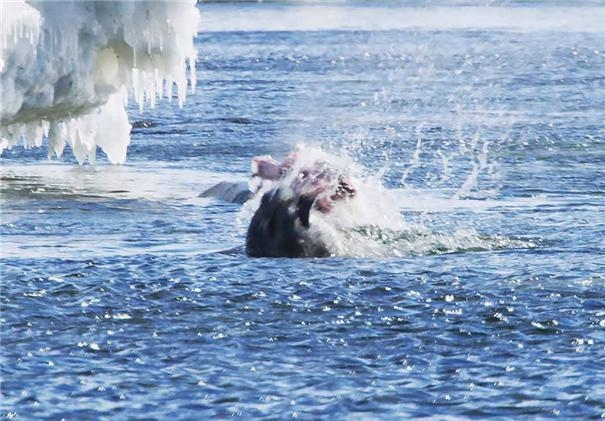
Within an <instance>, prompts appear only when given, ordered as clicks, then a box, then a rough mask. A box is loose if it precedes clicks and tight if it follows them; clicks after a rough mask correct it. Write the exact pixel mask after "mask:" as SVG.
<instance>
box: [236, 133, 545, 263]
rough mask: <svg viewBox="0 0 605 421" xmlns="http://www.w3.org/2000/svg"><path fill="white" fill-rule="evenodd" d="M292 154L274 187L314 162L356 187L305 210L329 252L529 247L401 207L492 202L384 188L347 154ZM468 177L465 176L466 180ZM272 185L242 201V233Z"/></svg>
mask: <svg viewBox="0 0 605 421" xmlns="http://www.w3.org/2000/svg"><path fill="white" fill-rule="evenodd" d="M296 155H297V160H296V162H295V165H294V166H292V168H291V171H290V172H289V173H288V175H287V176H286V177H284V178H282V179H280V180H279V181H278V187H279V188H280V190H289V189H291V185H292V183H293V181H294V179H295V178H296V177H297V176H298V174H299V172H300V170H301V169H304V168H310V167H312V166H313V165H314V164H315V163H317V162H322V163H324V162H325V163H329V165H330V169H331V170H333V171H334V172H335V173H337V174H343V175H345V176H346V178H347V180H348V181H349V182H350V184H351V185H352V186H354V188H355V189H356V195H355V197H354V198H352V199H344V200H339V201H334V203H333V208H332V209H331V210H330V211H329V212H327V213H323V212H319V211H313V212H311V216H310V223H311V224H310V225H311V227H310V230H311V232H312V235H313V236H317V237H320V238H322V240H323V241H324V242H325V243H326V244H327V245H328V248H329V250H331V252H332V254H333V255H335V256H350V257H401V256H410V255H430V254H443V253H456V252H468V251H485V250H499V249H506V248H531V247H534V246H535V244H533V243H532V242H531V241H529V240H524V239H517V238H509V237H506V236H504V235H495V236H487V235H483V234H481V233H479V232H477V231H476V230H475V229H473V228H468V227H454V228H453V229H451V228H450V229H448V230H445V229H443V228H441V227H435V226H429V225H427V224H420V223H410V222H408V221H406V219H405V218H404V215H403V213H402V209H404V208H407V209H413V211H414V212H416V213H418V212H420V213H422V212H428V213H431V212H441V213H442V212H449V211H452V210H454V209H459V208H464V207H468V208H470V209H476V208H477V206H478V205H481V206H483V207H489V206H497V205H498V204H495V203H487V202H485V201H472V200H460V199H459V198H457V197H455V198H452V199H447V198H440V199H437V198H432V197H427V194H429V193H426V192H425V193H422V194H421V193H418V192H412V191H410V190H408V189H387V188H386V187H384V185H383V184H382V180H381V174H380V173H378V174H368V173H367V171H366V170H364V168H363V167H362V166H361V165H359V164H358V163H357V162H355V161H354V160H352V159H351V158H350V157H348V156H347V155H344V154H341V155H335V154H329V153H327V152H325V151H323V150H322V149H319V148H316V147H309V146H305V145H302V144H301V145H299V146H298V147H297V149H296ZM480 166H481V164H480V163H479V164H478V167H480ZM472 178H473V176H472V175H470V176H469V179H472ZM469 183H470V181H469ZM274 186H275V184H274V183H272V182H269V183H265V184H264V185H263V186H262V187H261V189H260V191H259V193H258V194H257V195H256V196H255V197H254V198H253V199H252V200H250V201H249V202H248V203H246V204H245V205H244V206H243V208H242V209H241V211H240V213H239V218H238V222H239V225H240V228H241V232H242V234H243V233H244V232H245V229H246V227H247V225H248V222H249V221H250V219H251V218H252V215H253V214H254V211H255V210H256V209H257V208H258V206H259V203H260V198H261V197H262V194H263V193H264V192H266V191H268V190H269V189H271V188H273V187H274ZM476 202H477V203H476Z"/></svg>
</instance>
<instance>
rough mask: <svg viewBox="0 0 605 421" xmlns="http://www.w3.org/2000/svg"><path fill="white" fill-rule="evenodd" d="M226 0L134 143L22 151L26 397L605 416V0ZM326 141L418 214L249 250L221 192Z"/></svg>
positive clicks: (132, 410) (117, 411)
mask: <svg viewBox="0 0 605 421" xmlns="http://www.w3.org/2000/svg"><path fill="white" fill-rule="evenodd" d="M200 8H201V10H202V17H203V19H205V21H203V22H202V29H203V30H202V32H201V33H200V34H199V36H198V38H197V40H196V44H197V47H198V51H199V59H198V62H197V72H198V80H199V83H198V86H197V88H196V93H195V95H193V96H190V97H188V99H187V102H186V106H185V108H183V109H179V108H178V107H176V106H175V105H174V104H166V103H162V104H160V105H159V106H158V107H157V108H156V109H154V110H147V111H145V112H144V113H140V112H138V110H137V109H136V108H135V107H132V109H131V120H132V121H138V122H143V123H145V124H137V125H136V127H135V128H134V129H133V133H132V138H133V141H132V144H131V146H130V147H129V152H128V161H127V163H126V165H124V166H113V165H110V164H108V163H106V162H104V161H103V160H102V159H101V160H100V161H101V162H100V163H98V164H97V165H96V166H94V167H93V166H77V165H75V163H74V161H73V158H71V157H70V154H69V151H68V152H66V154H65V155H64V157H62V158H61V159H60V160H58V161H53V162H48V161H46V150H44V148H41V149H31V150H24V149H22V148H14V149H12V150H10V151H5V152H4V153H3V155H2V156H1V157H0V162H1V164H2V167H1V176H2V179H1V181H2V184H1V191H0V195H1V198H2V208H1V214H0V215H1V221H0V222H1V226H0V233H1V236H2V237H1V242H2V244H1V247H2V256H1V262H0V264H1V267H0V269H1V273H2V285H1V287H2V290H1V294H0V296H1V308H0V310H1V314H0V323H1V324H0V328H1V332H0V333H1V337H0V339H1V352H0V362H1V390H0V393H1V395H0V401H1V402H0V406H1V412H2V415H3V416H4V417H6V418H13V417H17V418H22V419H61V418H65V419H97V418H111V419H150V418H151V419H165V418H168V417H172V418H178V419H199V418H200V417H201V418H210V417H215V418H225V417H231V416H236V417H241V418H244V419H248V418H257V417H268V418H276V419H283V418H294V417H298V418H304V419H317V418H335V419H341V418H354V419H358V418H359V419H368V418H369V419H393V418H410V417H433V418H436V419H445V418H449V417H452V418H487V417H492V416H493V417H499V418H502V419H517V418H532V419H533V418H551V417H560V418H563V419H591V418H592V419H596V418H602V417H604V416H605V125H604V124H603V110H604V109H605V76H604V74H603V71H604V69H605V56H604V54H605V47H604V45H605V43H604V42H603V41H604V38H605V35H604V31H603V28H601V29H600V30H599V28H598V27H597V28H596V30H595V28H594V25H593V26H591V25H590V24H589V23H590V22H594V20H590V16H594V15H595V13H596V15H597V19H599V18H598V16H599V14H600V16H603V14H604V13H605V12H604V8H603V7H602V5H600V4H599V3H588V2H587V3H582V4H577V3H554V5H551V6H550V9H547V10H546V11H545V10H544V6H543V5H542V4H540V3H526V4H523V3H519V4H517V3H512V2H509V3H505V4H504V5H502V7H500V6H499V7H496V8H493V9H481V8H480V9H477V8H473V7H471V6H468V5H466V4H464V3H461V2H459V3H450V2H445V3H444V4H443V5H441V6H440V8H428V7H425V6H424V5H423V4H422V3H419V4H415V3H411V5H408V6H406V7H401V6H400V5H398V4H395V3H392V2H385V3H384V4H381V5H376V3H374V2H372V3H368V2H351V3H334V4H331V5H330V6H318V5H315V4H304V5H295V4H294V5H293V4H274V3H269V4H264V3H259V4H256V3H255V4H244V5H242V4H202V5H200ZM486 10H489V11H490V12H489V13H487V12H486ZM388 16H391V17H392V20H388V19H387V17H388ZM406 16H407V19H408V20H405V19H404V17H406ZM501 16H505V17H506V19H508V21H507V22H508V26H507V25H504V26H503V24H502V21H501ZM511 16H512V18H511ZM561 16H563V17H564V18H565V19H561ZM536 17H538V18H540V19H541V20H540V21H535V20H533V19H534V18H536ZM416 18H418V19H420V18H422V19H421V20H418V21H415V20H414V19H416ZM263 19H264V20H263ZM204 22H207V26H204ZM461 22H462V23H461ZM586 22H588V23H586ZM204 28H205V29H204ZM289 28H290V29H289ZM301 142H302V143H304V144H305V145H312V146H318V147H321V148H322V149H323V150H325V151H326V152H328V153H331V154H334V156H335V159H338V158H336V156H337V155H338V154H346V155H347V156H348V157H350V158H351V159H353V160H355V161H357V162H358V163H359V164H360V165H361V166H362V167H363V168H364V171H365V173H366V175H367V176H368V177H370V176H373V175H374V176H376V177H377V178H378V179H379V180H380V181H381V183H382V184H383V185H384V186H385V187H386V188H387V189H388V192H389V199H387V198H386V197H385V199H384V200H385V201H387V200H389V201H393V200H394V199H393V197H395V198H396V199H395V205H397V206H399V207H400V208H401V215H402V217H403V218H404V219H405V221H406V222H407V223H409V224H410V226H411V227H414V229H413V230H410V231H409V232H405V233H403V234H401V238H399V237H397V239H396V240H393V238H391V237H389V241H390V242H389V241H387V243H388V244H387V247H381V248H379V249H378V251H376V252H374V253H368V254H367V255H364V254H363V253H357V254H355V255H350V256H347V255H343V256H337V257H331V258H327V259H264V258H263V259H251V258H248V257H246V255H245V254H244V253H243V251H242V247H241V246H242V245H243V243H244V235H245V224H246V218H247V214H246V213H245V212H242V209H241V205H237V204H231V203H224V202H221V201H220V200H212V199H205V198H199V197H197V196H198V194H199V193H200V192H201V191H203V190H204V189H206V188H208V187H210V186H211V185H213V184H214V183H216V182H218V181H222V180H244V179H246V177H247V176H248V173H249V165H250V159H251V158H252V157H253V156H256V155H262V154H273V155H275V156H278V157H283V156H285V155H286V154H287V153H288V152H289V151H290V150H292V149H293V148H295V147H296V145H297V144H300V143H301ZM363 205H364V206H365V207H366V208H368V209H370V210H371V209H373V208H376V207H378V204H377V203H373V202H369V203H364V204H363ZM382 234H384V233H382ZM382 234H380V235H379V237H380V236H381V235H382ZM398 235H399V234H398ZM381 238H382V237H381ZM402 238H403V239H402ZM391 240H393V241H391ZM372 241H376V239H375V238H374V239H372ZM368 242H371V241H370V239H368Z"/></svg>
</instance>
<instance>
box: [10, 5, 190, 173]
mask: <svg viewBox="0 0 605 421" xmlns="http://www.w3.org/2000/svg"><path fill="white" fill-rule="evenodd" d="M195 3H196V1H195V0H180V1H136V2H118V1H86V2H84V1H61V2H49V1H43V0H29V1H23V0H11V1H10V2H4V1H2V2H0V8H1V10H0V16H1V19H2V21H1V22H0V43H1V45H0V47H1V48H0V53H1V55H0V70H1V72H2V73H1V75H0V94H1V98H2V103H1V104H0V153H1V152H2V150H3V149H6V148H10V147H12V146H14V145H16V144H18V143H19V142H23V143H24V146H25V147H32V146H40V145H41V144H42V139H43V137H44V136H45V135H47V138H48V146H49V156H51V155H56V156H60V155H61V154H62V152H63V148H64V147H65V145H66V144H67V143H69V144H70V145H71V147H72V150H73V152H74V155H75V156H76V158H77V159H78V161H79V162H81V163H82V162H85V161H86V160H89V161H90V162H94V160H95V155H96V148H97V146H99V147H101V148H102V149H103V151H104V152H105V153H106V154H107V156H108V157H109V159H110V160H111V161H112V162H116V163H121V162H124V160H125V158H126V147H127V146H128V143H129V142H130V136H129V132H130V125H129V124H128V118H127V114H126V109H125V104H126V101H127V96H126V97H125V95H124V92H126V93H127V95H131V96H132V97H133V98H134V100H135V102H136V103H137V104H138V105H139V107H141V109H142V108H143V107H144V106H146V105H147V106H150V107H154V106H155V104H156V100H157V97H158V96H159V97H160V98H161V97H162V94H163V93H166V94H167V95H168V96H169V97H168V99H169V100H170V99H171V96H172V91H173V86H172V85H173V83H175V82H176V83H175V84H176V89H177V96H178V100H179V105H180V106H182V105H183V102H184V101H185V96H186V90H187V76H189V81H190V84H191V87H192V89H194V88H195V58H196V50H195V47H194V44H193V38H194V36H195V34H196V33H197V27H198V20H199V13H198V10H197V8H196V6H195ZM187 63H188V64H189V68H190V70H189V72H187Z"/></svg>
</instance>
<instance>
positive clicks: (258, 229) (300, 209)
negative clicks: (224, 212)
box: [246, 188, 330, 257]
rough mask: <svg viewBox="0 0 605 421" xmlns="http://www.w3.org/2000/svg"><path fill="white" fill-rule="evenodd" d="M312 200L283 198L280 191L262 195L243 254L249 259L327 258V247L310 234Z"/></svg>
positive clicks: (249, 227) (274, 190)
mask: <svg viewBox="0 0 605 421" xmlns="http://www.w3.org/2000/svg"><path fill="white" fill-rule="evenodd" d="M314 201H315V198H314V197H309V196H305V195H302V196H294V197H292V198H284V197H282V194H281V191H280V189H279V188H274V189H272V190H270V191H268V192H267V193H265V194H264V195H263V197H262V199H261V204H260V206H259V208H258V209H257V210H256V212H255V213H254V216H253V217H252V220H251V221H250V225H249V226H248V233H247V235H246V253H247V254H248V255H249V256H252V257H327V256H329V255H330V252H329V250H328V249H327V247H326V245H325V244H324V243H323V241H321V239H319V238H318V237H317V236H314V237H313V236H311V235H310V233H309V227H310V225H309V216H310V215H309V214H310V212H311V209H312V208H313V203H314Z"/></svg>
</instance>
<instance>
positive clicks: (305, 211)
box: [296, 195, 315, 228]
mask: <svg viewBox="0 0 605 421" xmlns="http://www.w3.org/2000/svg"><path fill="white" fill-rule="evenodd" d="M314 202H315V198H314V197H309V196H304V195H303V196H300V197H299V198H298V203H297V204H296V212H297V213H298V217H299V218H300V223H301V224H302V226H303V227H305V228H309V214H310V213H311V208H312V207H313V203H314Z"/></svg>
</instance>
